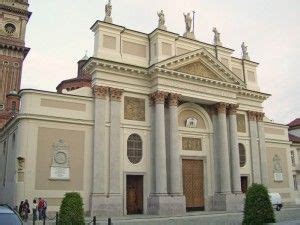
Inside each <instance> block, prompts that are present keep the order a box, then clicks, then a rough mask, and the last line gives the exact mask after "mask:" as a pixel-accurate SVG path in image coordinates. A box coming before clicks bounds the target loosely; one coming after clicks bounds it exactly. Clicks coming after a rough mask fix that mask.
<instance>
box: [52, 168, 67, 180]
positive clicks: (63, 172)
mask: <svg viewBox="0 0 300 225" xmlns="http://www.w3.org/2000/svg"><path fill="white" fill-rule="evenodd" d="M50 178H51V179H58V180H59V179H60V180H68V179H69V178H70V168H65V167H51V176H50Z"/></svg>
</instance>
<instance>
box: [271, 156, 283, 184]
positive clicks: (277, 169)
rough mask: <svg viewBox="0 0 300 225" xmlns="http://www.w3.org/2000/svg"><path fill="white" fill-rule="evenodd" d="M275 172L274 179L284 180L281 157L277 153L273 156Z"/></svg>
mask: <svg viewBox="0 0 300 225" xmlns="http://www.w3.org/2000/svg"><path fill="white" fill-rule="evenodd" d="M273 174H274V181H283V174H282V166H281V159H280V157H279V156H278V155H277V154H276V155H274V157H273Z"/></svg>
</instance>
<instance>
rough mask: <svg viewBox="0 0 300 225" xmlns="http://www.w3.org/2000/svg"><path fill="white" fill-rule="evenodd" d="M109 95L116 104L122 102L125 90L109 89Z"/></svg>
mask: <svg viewBox="0 0 300 225" xmlns="http://www.w3.org/2000/svg"><path fill="white" fill-rule="evenodd" d="M109 93H110V99H111V101H116V102H120V101H121V97H122V94H123V90H122V89H118V88H109Z"/></svg>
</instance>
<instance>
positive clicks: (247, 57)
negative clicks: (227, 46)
mask: <svg viewBox="0 0 300 225" xmlns="http://www.w3.org/2000/svg"><path fill="white" fill-rule="evenodd" d="M241 47H242V59H247V60H250V57H249V54H248V50H247V48H248V46H246V45H245V42H243V43H242V45H241Z"/></svg>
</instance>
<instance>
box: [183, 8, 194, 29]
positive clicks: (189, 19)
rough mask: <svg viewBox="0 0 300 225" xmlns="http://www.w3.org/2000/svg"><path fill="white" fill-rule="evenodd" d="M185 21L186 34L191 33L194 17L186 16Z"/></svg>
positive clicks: (188, 14)
mask: <svg viewBox="0 0 300 225" xmlns="http://www.w3.org/2000/svg"><path fill="white" fill-rule="evenodd" d="M183 16H184V21H185V32H186V33H191V28H192V21H193V20H192V17H191V14H190V13H187V14H184V13H183Z"/></svg>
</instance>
